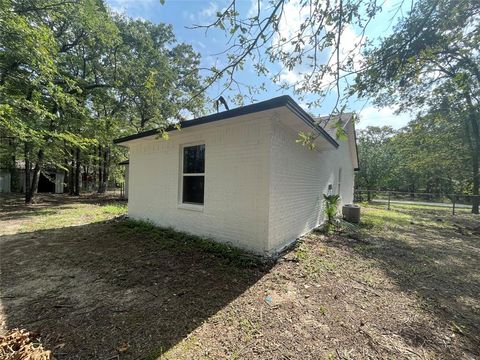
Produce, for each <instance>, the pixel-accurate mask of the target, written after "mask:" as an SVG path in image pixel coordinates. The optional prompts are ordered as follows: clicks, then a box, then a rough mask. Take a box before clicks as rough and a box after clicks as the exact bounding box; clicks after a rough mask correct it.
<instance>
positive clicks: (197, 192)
mask: <svg viewBox="0 0 480 360" xmlns="http://www.w3.org/2000/svg"><path fill="white" fill-rule="evenodd" d="M204 182H205V177H204V176H184V177H183V202H184V203H193V204H203V192H204V191H203V186H204Z"/></svg>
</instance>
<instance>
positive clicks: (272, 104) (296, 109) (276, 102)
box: [113, 95, 339, 148]
mask: <svg viewBox="0 0 480 360" xmlns="http://www.w3.org/2000/svg"><path fill="white" fill-rule="evenodd" d="M280 107H286V108H287V109H289V110H290V111H291V112H292V113H293V114H295V115H296V117H297V118H299V119H301V120H302V121H303V122H304V123H305V124H306V125H308V127H310V128H311V129H312V130H313V131H315V132H316V133H317V134H319V135H321V136H322V137H324V138H325V140H327V141H328V142H329V143H330V144H331V145H333V146H334V147H335V148H337V147H338V146H339V144H338V143H337V141H336V140H335V139H334V138H332V137H331V136H330V135H329V134H328V133H327V132H326V131H325V130H324V129H323V128H321V127H320V126H318V125H316V124H315V121H314V120H313V118H312V117H311V116H310V115H309V114H308V113H307V112H306V111H305V110H303V109H302V108H301V106H300V105H298V104H297V103H296V102H295V101H294V100H293V99H292V98H291V97H290V96H288V95H284V96H279V97H276V98H273V99H270V100H266V101H262V102H258V103H254V104H250V105H246V106H242V107H238V108H235V109H232V110H227V111H222V112H219V113H215V114H211V115H207V116H202V117H199V118H196V119H193V120H188V121H184V122H182V123H181V124H180V126H181V128H182V129H183V128H189V127H193V126H199V125H204V124H209V123H212V122H215V121H222V120H227V119H231V118H235V117H239V116H242V115H248V114H254V113H257V112H260V111H266V110H272V109H276V108H280ZM174 130H178V129H177V127H176V126H175V125H174V124H172V125H170V126H168V127H166V128H165V129H164V131H167V132H168V131H174ZM159 133H160V129H152V130H147V131H144V132H140V133H137V134H133V135H129V136H124V137H121V138H118V139H115V140H113V143H114V144H118V145H122V144H125V143H127V142H129V141H132V140H137V139H141V138H145V137H149V136H156V135H158V134H159Z"/></svg>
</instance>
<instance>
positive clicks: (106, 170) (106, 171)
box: [103, 147, 110, 192]
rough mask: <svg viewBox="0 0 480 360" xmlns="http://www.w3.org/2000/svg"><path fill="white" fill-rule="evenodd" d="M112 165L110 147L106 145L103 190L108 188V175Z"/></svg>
mask: <svg viewBox="0 0 480 360" xmlns="http://www.w3.org/2000/svg"><path fill="white" fill-rule="evenodd" d="M109 167H110V148H109V147H106V148H105V151H104V158H103V192H106V191H107V188H108V176H109V175H110V174H109Z"/></svg>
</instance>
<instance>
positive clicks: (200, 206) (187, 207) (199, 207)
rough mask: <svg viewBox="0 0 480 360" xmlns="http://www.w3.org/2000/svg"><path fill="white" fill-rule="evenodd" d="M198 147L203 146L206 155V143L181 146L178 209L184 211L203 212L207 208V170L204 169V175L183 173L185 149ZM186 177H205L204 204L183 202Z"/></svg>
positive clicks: (198, 142)
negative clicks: (184, 179)
mask: <svg viewBox="0 0 480 360" xmlns="http://www.w3.org/2000/svg"><path fill="white" fill-rule="evenodd" d="M198 145H203V146H205V153H206V150H207V145H206V143H205V141H197V142H192V143H186V144H181V145H180V169H179V170H180V171H179V180H178V189H179V191H178V206H177V207H178V208H179V209H183V210H192V211H203V209H204V207H205V179H206V175H205V173H206V169H204V172H203V173H184V172H183V154H184V151H183V149H184V148H186V147H191V146H198ZM205 157H206V156H205ZM205 165H206V160H205ZM184 176H203V178H204V183H203V186H204V188H203V204H195V203H188V202H183V177H184Z"/></svg>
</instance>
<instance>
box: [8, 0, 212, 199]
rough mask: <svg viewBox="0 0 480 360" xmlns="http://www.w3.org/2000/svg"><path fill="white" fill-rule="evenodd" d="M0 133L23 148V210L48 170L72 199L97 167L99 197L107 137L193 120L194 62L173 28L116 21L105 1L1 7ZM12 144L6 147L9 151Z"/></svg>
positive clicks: (34, 1) (32, 1) (47, 0)
mask: <svg viewBox="0 0 480 360" xmlns="http://www.w3.org/2000/svg"><path fill="white" fill-rule="evenodd" d="M0 5H1V7H0V26H1V29H2V31H1V32H0V126H1V128H0V130H1V133H2V136H3V137H5V138H13V139H15V141H16V144H15V149H17V151H18V148H19V147H20V146H21V147H22V150H23V158H24V159H25V163H26V170H25V175H26V196H25V200H26V202H27V203H29V202H31V201H32V198H33V195H34V193H35V191H36V189H37V186H38V180H39V176H40V173H41V172H42V171H43V169H44V168H45V167H55V168H57V169H64V170H65V171H66V173H67V175H68V176H69V181H68V183H69V188H70V192H71V193H72V194H78V193H79V191H80V189H79V184H80V171H81V169H82V166H83V169H86V168H87V167H90V166H93V167H98V169H99V171H98V175H99V176H98V181H99V183H100V184H101V185H100V186H99V188H100V190H101V191H104V190H105V188H106V184H107V182H108V180H109V177H110V176H109V174H110V168H111V162H112V156H113V157H120V156H122V155H123V151H122V150H119V149H117V148H115V149H113V150H112V149H111V147H110V144H111V141H112V139H113V138H115V137H118V136H122V135H123V134H125V133H130V132H133V131H135V130H137V129H139V128H144V127H150V128H151V127H160V128H164V127H166V125H167V124H168V123H171V122H172V121H175V120H176V119H178V118H179V117H180V115H184V114H185V112H187V113H188V112H190V113H196V112H199V109H200V108H201V105H202V104H203V101H204V97H203V95H200V96H195V97H193V96H192V94H193V93H196V92H197V90H198V88H199V87H200V78H199V73H198V65H199V55H198V54H197V53H195V52H194V51H193V49H192V48H191V47H190V46H188V45H186V44H178V43H176V41H175V38H174V36H173V33H172V30H171V27H169V26H166V25H163V24H160V25H154V24H152V23H150V22H146V21H135V20H130V19H125V18H121V17H116V16H112V15H111V14H110V13H109V12H108V11H107V8H106V6H105V4H104V2H103V1H102V0H80V1H75V2H70V1H65V2H62V1H59V2H52V1H51V0H22V1H13V0H0ZM9 146H10V145H9Z"/></svg>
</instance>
